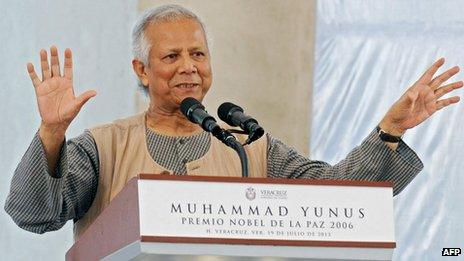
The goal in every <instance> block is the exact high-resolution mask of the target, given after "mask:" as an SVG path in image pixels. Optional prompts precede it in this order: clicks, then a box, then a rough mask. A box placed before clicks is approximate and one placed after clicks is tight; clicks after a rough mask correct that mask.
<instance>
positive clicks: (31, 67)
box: [27, 63, 42, 88]
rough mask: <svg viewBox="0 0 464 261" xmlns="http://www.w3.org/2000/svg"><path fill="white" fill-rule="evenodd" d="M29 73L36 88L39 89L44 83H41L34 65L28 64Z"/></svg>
mask: <svg viewBox="0 0 464 261" xmlns="http://www.w3.org/2000/svg"><path fill="white" fill-rule="evenodd" d="M27 72H28V73H29V77H31V81H32V84H33V85H34V87H35V88H37V87H39V85H40V83H41V82H42V81H40V79H39V76H37V73H35V70H34V65H33V64H32V63H28V64H27Z"/></svg>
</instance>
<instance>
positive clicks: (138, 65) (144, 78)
mask: <svg viewBox="0 0 464 261" xmlns="http://www.w3.org/2000/svg"><path fill="white" fill-rule="evenodd" d="M132 69H134V72H135V74H137V76H138V77H139V80H140V82H141V83H142V84H143V86H148V75H147V73H146V72H145V64H143V63H142V62H141V61H139V60H135V59H134V60H132Z"/></svg>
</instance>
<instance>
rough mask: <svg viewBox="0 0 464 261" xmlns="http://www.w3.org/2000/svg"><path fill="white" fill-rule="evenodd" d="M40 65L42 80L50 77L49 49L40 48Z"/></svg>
mask: <svg viewBox="0 0 464 261" xmlns="http://www.w3.org/2000/svg"><path fill="white" fill-rule="evenodd" d="M40 67H41V69H42V81H45V80H46V79H50V77H51V73H50V67H49V66H48V57H47V51H45V50H44V49H42V50H40Z"/></svg>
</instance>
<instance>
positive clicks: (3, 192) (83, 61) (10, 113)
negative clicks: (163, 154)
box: [0, 0, 137, 261]
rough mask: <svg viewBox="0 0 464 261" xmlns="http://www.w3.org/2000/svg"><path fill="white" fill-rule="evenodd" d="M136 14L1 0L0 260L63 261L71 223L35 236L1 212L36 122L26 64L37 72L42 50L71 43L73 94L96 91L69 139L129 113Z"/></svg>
mask: <svg viewBox="0 0 464 261" xmlns="http://www.w3.org/2000/svg"><path fill="white" fill-rule="evenodd" d="M136 15H137V1H123V0H120V1H94V0H80V1H71V0H64V1H51V0H43V1H33V0H27V1H15V0H0V61H1V62H0V123H1V125H2V126H1V127H0V132H1V133H0V137H1V138H0V173H1V175H0V205H1V209H0V260H47V261H48V260H64V253H66V251H67V250H68V248H69V247H70V246H71V245H72V243H73V241H72V222H68V224H67V225H66V226H65V227H64V228H63V229H62V230H60V231H57V232H52V233H46V234H44V235H36V234H33V233H30V232H27V231H24V230H22V229H20V228H18V227H17V226H16V225H15V224H14V223H13V221H12V220H11V218H10V217H9V216H8V215H7V214H6V213H5V211H3V206H4V202H5V200H6V196H7V194H8V191H9V187H10V181H11V177H12V176H13V171H14V169H15V167H16V165H17V164H18V162H19V160H20V158H21V156H22V155H23V154H24V152H25V151H26V149H27V147H28V145H29V143H30V142H31V140H32V137H33V136H34V134H35V132H36V131H37V128H38V127H39V123H40V117H39V114H38V110H37V103H36V100H35V94H34V89H33V87H32V84H31V82H30V79H29V76H28V74H27V71H26V63H27V62H29V61H31V62H33V63H34V64H35V66H36V69H39V70H40V66H39V63H38V61H39V55H38V53H39V50H40V49H41V48H45V49H48V48H49V47H50V45H52V44H55V45H57V46H58V48H59V51H60V56H61V57H62V53H63V51H64V49H65V48H66V47H69V48H71V49H72V51H73V55H74V56H73V60H74V65H75V69H74V87H75V92H76V94H80V93H82V92H83V91H85V90H88V89H95V90H96V91H97V92H98V95H97V96H96V97H95V98H93V100H91V101H90V102H89V103H88V104H86V105H85V106H84V108H83V110H82V111H81V113H80V114H79V116H78V117H77V118H76V120H75V122H74V123H73V124H72V125H71V129H70V130H69V132H68V136H69V137H73V136H75V135H77V134H80V133H82V131H83V130H84V129H85V128H89V127H91V126H93V125H95V124H98V123H103V122H107V121H110V120H113V119H115V118H118V117H123V116H126V115H130V114H133V113H134V112H135V105H134V103H135V94H136V92H137V91H136V90H137V85H136V82H135V80H134V78H133V73H132V66H131V58H132V57H131V54H130V30H131V28H132V24H133V23H134V21H135V17H136ZM38 74H39V75H40V73H38Z"/></svg>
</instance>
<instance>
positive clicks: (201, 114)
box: [180, 97, 248, 177]
mask: <svg viewBox="0 0 464 261" xmlns="http://www.w3.org/2000/svg"><path fill="white" fill-rule="evenodd" d="M180 111H181V112H182V114H184V115H185V116H186V117H187V119H189V120H190V121H191V122H193V123H196V124H199V125H201V127H202V128H203V129H204V130H205V131H207V132H211V134H213V136H214V137H216V138H218V139H219V140H220V141H222V142H223V143H224V144H226V145H227V146H229V147H231V148H232V149H234V150H235V151H236V152H237V153H238V156H239V158H240V163H241V165H242V176H243V177H248V158H247V155H246V152H245V149H244V148H243V146H242V144H240V142H238V141H237V139H236V138H235V137H234V135H232V133H230V131H228V130H224V129H223V128H221V127H220V126H219V125H218V124H217V123H216V120H215V119H214V117H213V116H211V115H209V114H208V113H207V112H206V110H205V107H204V106H203V105H202V104H201V103H200V102H199V101H197V100H196V99H195V98H192V97H187V98H185V99H184V100H183V101H182V102H181V104H180Z"/></svg>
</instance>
